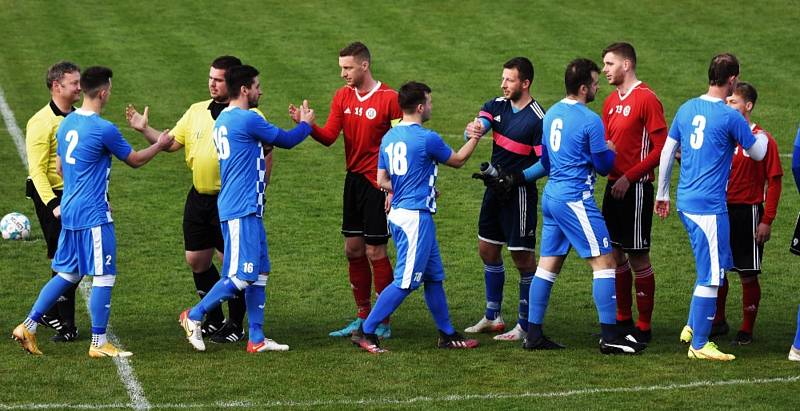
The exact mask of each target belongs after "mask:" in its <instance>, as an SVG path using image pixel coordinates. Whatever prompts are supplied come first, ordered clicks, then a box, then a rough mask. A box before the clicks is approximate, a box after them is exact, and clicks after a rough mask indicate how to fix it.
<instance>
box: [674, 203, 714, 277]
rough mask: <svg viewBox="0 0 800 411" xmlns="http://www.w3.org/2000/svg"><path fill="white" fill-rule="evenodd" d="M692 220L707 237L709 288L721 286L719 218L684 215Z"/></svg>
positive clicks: (709, 215) (704, 215) (712, 215)
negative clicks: (709, 268)
mask: <svg viewBox="0 0 800 411" xmlns="http://www.w3.org/2000/svg"><path fill="white" fill-rule="evenodd" d="M683 215H685V216H686V217H687V218H688V219H690V220H692V222H694V223H695V224H697V226H698V227H700V229H701V230H703V233H704V234H705V235H706V240H708V257H709V259H710V261H711V281H710V282H709V286H718V285H720V278H719V274H720V272H719V243H718V241H717V216H716V215H715V214H689V213H683Z"/></svg>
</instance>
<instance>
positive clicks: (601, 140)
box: [585, 115, 608, 154]
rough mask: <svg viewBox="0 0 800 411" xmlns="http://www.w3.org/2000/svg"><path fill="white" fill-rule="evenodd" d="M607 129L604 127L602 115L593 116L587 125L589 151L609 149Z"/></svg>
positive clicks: (598, 151)
mask: <svg viewBox="0 0 800 411" xmlns="http://www.w3.org/2000/svg"><path fill="white" fill-rule="evenodd" d="M604 130H605V129H604V128H603V121H602V120H600V116H598V115H593V116H591V121H590V122H589V123H588V124H587V125H586V129H585V132H586V136H587V139H588V141H589V152H590V153H592V154H596V153H600V152H603V151H606V150H608V145H606V136H605V134H606V133H605V131H604Z"/></svg>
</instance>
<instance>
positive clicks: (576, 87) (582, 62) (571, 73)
mask: <svg viewBox="0 0 800 411" xmlns="http://www.w3.org/2000/svg"><path fill="white" fill-rule="evenodd" d="M592 72H595V73H598V74H599V73H600V68H599V67H597V64H596V63H595V62H594V61H592V60H589V59H586V58H577V59H575V60H572V61H570V62H569V64H568V65H567V70H566V71H565V72H564V86H565V87H566V89H567V94H570V95H573V96H574V95H577V94H578V93H579V92H580V89H581V86H586V87H591V86H592Z"/></svg>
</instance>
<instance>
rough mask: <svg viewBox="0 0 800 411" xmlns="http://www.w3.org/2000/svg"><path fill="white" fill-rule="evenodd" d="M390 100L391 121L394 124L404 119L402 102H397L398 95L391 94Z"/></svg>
mask: <svg viewBox="0 0 800 411" xmlns="http://www.w3.org/2000/svg"><path fill="white" fill-rule="evenodd" d="M388 100H389V102H388V103H389V119H390V120H391V122H392V123H393V124H392V126H394V122H395V121H397V120H400V119H402V118H403V110H401V109H400V102H399V101H398V100H397V93H393V94H391V97H390V98H389V99H388Z"/></svg>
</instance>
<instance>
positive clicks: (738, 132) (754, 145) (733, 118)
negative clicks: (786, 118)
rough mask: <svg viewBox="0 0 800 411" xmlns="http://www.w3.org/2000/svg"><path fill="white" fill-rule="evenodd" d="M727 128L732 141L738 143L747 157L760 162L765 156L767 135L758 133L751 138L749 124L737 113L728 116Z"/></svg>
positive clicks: (733, 112)
mask: <svg viewBox="0 0 800 411" xmlns="http://www.w3.org/2000/svg"><path fill="white" fill-rule="evenodd" d="M728 127H729V130H731V132H732V134H733V138H734V140H735V141H736V142H737V143H739V144H740V145H741V146H742V148H744V151H745V152H747V155H749V156H750V158H751V159H753V160H754V161H761V160H763V159H764V156H766V155H767V135H766V134H764V133H758V134H757V135H756V136H755V137H753V132H752V131H750V124H747V120H745V119H744V117H742V115H741V114H740V113H739V112H737V111H731V112H730V113H729V114H728Z"/></svg>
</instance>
